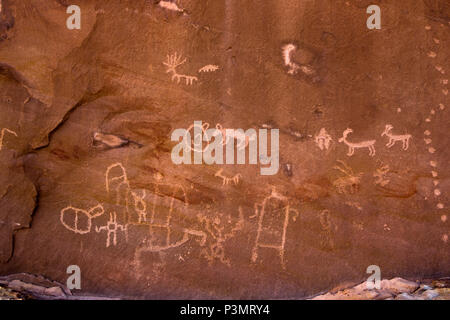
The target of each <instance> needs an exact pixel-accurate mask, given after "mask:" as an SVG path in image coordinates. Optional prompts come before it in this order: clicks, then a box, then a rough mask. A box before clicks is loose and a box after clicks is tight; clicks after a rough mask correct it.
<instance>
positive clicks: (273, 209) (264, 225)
mask: <svg viewBox="0 0 450 320" xmlns="http://www.w3.org/2000/svg"><path fill="white" fill-rule="evenodd" d="M291 213H293V214H294V216H293V220H294V221H295V220H296V219H297V217H298V214H299V213H298V211H297V210H296V209H293V208H290V205H289V199H288V198H287V197H285V196H283V195H281V194H279V193H278V192H277V190H276V189H275V187H272V191H271V194H270V195H269V196H267V197H266V198H265V199H264V200H263V202H262V203H261V204H258V203H256V204H255V215H253V216H252V217H251V218H254V217H257V218H258V229H257V234H256V239H255V244H254V246H253V250H252V256H251V261H252V262H256V260H257V259H258V252H259V249H260V248H270V249H274V250H276V251H278V254H279V256H280V263H281V267H282V268H283V269H285V268H286V264H285V259H284V252H285V244H286V231H287V227H288V225H289V218H290V215H291ZM272 223H281V230H274V226H273V225H272ZM273 236H275V237H276V238H278V239H277V241H276V242H275V240H274V239H273ZM265 237H266V238H267V239H264V238H265ZM274 242H275V243H274Z"/></svg>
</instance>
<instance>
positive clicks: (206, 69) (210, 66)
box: [198, 64, 219, 73]
mask: <svg viewBox="0 0 450 320" xmlns="http://www.w3.org/2000/svg"><path fill="white" fill-rule="evenodd" d="M217 70H219V66H216V65H213V64H208V65H206V66H204V67H202V68H200V69H199V70H198V72H199V73H201V72H215V71H217Z"/></svg>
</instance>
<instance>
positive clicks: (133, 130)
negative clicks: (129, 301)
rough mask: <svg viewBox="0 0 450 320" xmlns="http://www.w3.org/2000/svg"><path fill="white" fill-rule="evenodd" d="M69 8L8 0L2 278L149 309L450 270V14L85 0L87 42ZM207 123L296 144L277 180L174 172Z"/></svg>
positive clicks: (426, 6)
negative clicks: (372, 276) (71, 283)
mask: <svg viewBox="0 0 450 320" xmlns="http://www.w3.org/2000/svg"><path fill="white" fill-rule="evenodd" d="M171 3H172V4H171ZM70 4H72V3H70V1H38V0H28V1H18V0H16V1H13V0H3V1H2V12H1V13H0V37H1V41H0V83H1V84H0V88H1V96H0V112H1V113H0V114H1V117H0V129H1V130H2V135H1V138H2V139H1V140H0V142H1V143H2V144H1V146H2V148H1V150H0V159H1V161H0V168H1V170H0V181H1V182H2V183H0V229H1V233H0V262H1V264H0V273H1V274H3V275H6V274H13V273H19V272H26V273H32V274H42V275H44V276H45V277H47V278H50V279H53V280H55V281H58V282H60V283H65V282H66V279H67V277H68V275H67V274H66V269H67V267H68V266H69V265H78V266H79V267H80V269H81V272H82V289H81V290H79V291H77V290H75V291H74V292H73V293H74V294H80V295H108V296H113V297H135V298H293V297H295V298H300V297H306V296H309V295H312V294H314V293H317V292H320V291H323V290H325V289H327V288H332V287H335V286H336V285H337V284H339V283H341V282H344V281H355V282H358V281H361V280H364V279H365V278H367V277H368V275H367V274H366V268H367V267H368V266H369V265H378V266H380V268H381V272H382V277H383V278H391V277H394V276H402V277H415V278H423V277H432V276H436V277H437V276H445V275H448V270H449V269H450V259H449V250H448V245H449V241H448V234H449V227H448V220H447V217H448V206H449V201H448V200H449V198H448V194H449V192H450V187H449V176H448V172H449V170H448V169H449V168H448V163H449V161H448V160H449V158H450V154H449V152H450V151H449V149H448V148H447V145H448V143H449V138H448V135H447V131H448V130H447V129H448V123H449V118H450V116H449V110H448V108H449V107H450V106H449V104H448V73H449V72H450V66H449V64H448V56H449V48H450V47H449V45H448V43H449V41H450V37H449V28H450V24H449V17H450V5H449V4H448V2H447V1H437V0H433V1H430V0H426V1H416V0H410V1H401V3H399V1H352V0H348V1H290V0H286V1H276V2H269V1H263V2H262V3H259V2H258V3H254V2H251V1H232V0H227V1H214V3H206V2H204V1H189V0H184V1H178V2H169V1H160V2H158V1H149V0H147V1H145V0H133V1H131V0H129V1H107V2H106V1H93V0H89V1H78V3H77V5H79V6H80V8H81V15H82V22H81V30H68V29H67V27H66V19H67V18H68V17H69V14H67V13H66V8H67V6H68V5H70ZM370 4H378V5H380V7H381V10H382V28H381V30H368V29H367V27H366V19H367V18H368V14H367V13H366V8H367V6H369V5H370ZM173 5H176V7H174V6H173ZM184 59H186V60H184ZM197 120H198V121H202V122H203V123H208V124H209V126H210V128H214V127H216V125H217V124H220V127H221V128H235V129H237V128H242V129H244V130H247V129H250V128H253V129H279V130H280V137H279V145H280V149H279V157H280V169H279V171H278V173H277V174H276V175H269V176H263V175H261V173H260V165H259V164H258V165H250V164H245V165H216V164H215V165H206V164H203V165H184V164H181V165H175V164H174V163H173V162H172V160H171V151H172V148H173V147H174V146H175V145H176V143H175V142H173V141H171V134H172V132H173V131H174V130H176V129H178V128H185V129H188V128H189V127H190V126H192V125H193V124H194V121H197ZM387 125H391V126H392V128H390V127H387ZM3 129H5V130H3ZM6 129H7V130H6ZM346 129H352V132H350V131H347V130H346ZM383 133H384V134H383ZM382 134H383V135H382ZM344 138H345V140H344ZM340 140H341V142H340ZM389 146H391V147H389ZM352 148H354V150H352ZM352 151H354V153H353V154H352ZM258 163H259V161H258Z"/></svg>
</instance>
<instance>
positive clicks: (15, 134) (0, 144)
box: [0, 128, 17, 151]
mask: <svg viewBox="0 0 450 320" xmlns="http://www.w3.org/2000/svg"><path fill="white" fill-rule="evenodd" d="M5 133H10V134H12V135H14V136H16V137H17V133H16V132H14V131H12V130H9V129H7V128H3V129H2V131H1V133H0V151H1V150H2V148H3V139H4V137H5Z"/></svg>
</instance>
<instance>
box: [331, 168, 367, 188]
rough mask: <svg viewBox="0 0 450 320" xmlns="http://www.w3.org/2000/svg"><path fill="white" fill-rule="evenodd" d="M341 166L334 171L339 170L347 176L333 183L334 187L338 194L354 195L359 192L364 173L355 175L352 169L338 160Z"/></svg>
mask: <svg viewBox="0 0 450 320" xmlns="http://www.w3.org/2000/svg"><path fill="white" fill-rule="evenodd" d="M337 162H338V163H339V164H340V165H337V166H334V167H333V169H336V170H339V171H340V172H342V173H343V174H344V175H345V176H344V177H340V178H338V179H336V180H335V181H334V182H333V186H334V187H335V188H336V190H337V192H338V193H350V194H353V193H355V192H357V191H358V190H359V186H360V184H361V177H362V176H363V173H362V172H360V173H359V174H355V173H354V172H353V169H352V168H350V167H349V166H348V165H347V164H346V163H345V162H344V161H342V160H337Z"/></svg>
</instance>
